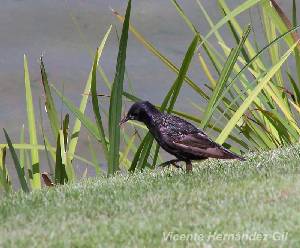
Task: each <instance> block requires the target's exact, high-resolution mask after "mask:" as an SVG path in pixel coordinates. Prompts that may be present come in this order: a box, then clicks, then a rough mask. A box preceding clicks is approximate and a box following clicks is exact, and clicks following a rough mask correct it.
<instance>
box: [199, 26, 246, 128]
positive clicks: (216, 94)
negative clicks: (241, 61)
mask: <svg viewBox="0 0 300 248" xmlns="http://www.w3.org/2000/svg"><path fill="white" fill-rule="evenodd" d="M250 30H251V27H250V26H248V28H247V29H246V30H245V32H244V33H243V36H242V38H241V40H240V42H239V44H238V46H237V47H236V48H235V49H233V50H232V51H231V53H230V54H229V56H228V59H227V61H226V63H225V65H224V67H223V70H222V72H221V75H220V78H219V80H218V82H217V86H216V88H215V89H214V91H213V95H212V97H211V98H210V100H209V102H208V105H207V107H206V109H205V112H204V115H203V120H202V122H201V127H202V128H204V127H206V125H207V124H208V122H209V120H210V118H211V116H212V114H213V112H214V110H215V109H216V107H217V105H216V102H217V100H218V99H219V98H220V95H221V94H222V92H223V90H224V88H225V85H226V83H227V81H228V78H229V76H230V74H231V72H232V70H233V67H234V65H235V63H236V61H237V59H238V56H239V54H240V52H241V50H242V48H243V45H244V43H245V41H246V39H247V38H248V36H249V34H250Z"/></svg>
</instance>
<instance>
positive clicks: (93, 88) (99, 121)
mask: <svg viewBox="0 0 300 248" xmlns="http://www.w3.org/2000/svg"><path fill="white" fill-rule="evenodd" d="M98 53H99V52H98V49H97V51H96V54H95V59H94V63H93V69H92V83H91V92H92V104H93V112H94V115H95V120H96V124H97V128H98V132H99V134H100V138H101V141H100V143H101V145H102V148H103V152H104V155H105V158H106V160H108V144H107V142H106V139H105V132H104V128H103V123H102V118H101V114H100V110H99V103H98V96H97V86H96V74H97V61H98V57H99V56H98Z"/></svg>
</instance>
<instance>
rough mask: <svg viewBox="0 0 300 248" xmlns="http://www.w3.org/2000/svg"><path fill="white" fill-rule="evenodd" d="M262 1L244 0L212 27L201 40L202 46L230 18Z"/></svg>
mask: <svg viewBox="0 0 300 248" xmlns="http://www.w3.org/2000/svg"><path fill="white" fill-rule="evenodd" d="M261 1H262V0H247V1H244V2H243V3H241V4H239V5H238V7H236V8H235V9H233V10H232V11H231V12H229V13H228V14H227V15H226V16H225V17H223V18H222V19H221V20H220V21H219V22H218V23H217V24H216V25H215V26H214V27H213V28H211V29H210V31H209V32H208V34H207V35H206V36H205V37H204V38H203V40H202V41H201V43H200V46H202V45H203V44H204V43H205V42H207V40H208V38H209V37H210V36H211V35H212V34H214V33H215V32H216V31H217V30H218V29H219V28H221V27H222V26H223V25H224V24H226V23H227V22H228V21H229V20H231V19H232V18H234V17H235V16H237V15H239V14H240V13H242V12H244V11H245V10H247V9H249V8H251V7H252V6H254V5H255V4H257V3H259V2H261Z"/></svg>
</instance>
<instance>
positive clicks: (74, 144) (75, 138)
mask: <svg viewBox="0 0 300 248" xmlns="http://www.w3.org/2000/svg"><path fill="white" fill-rule="evenodd" d="M111 28H112V26H111V25H110V27H109V28H108V30H107V31H106V33H105V35H104V37H103V39H102V41H101V43H100V46H99V48H98V58H97V65H98V63H99V60H100V58H101V55H102V51H103V49H104V46H105V43H106V40H107V38H108V36H109V34H110V32H111ZM91 81H92V69H91V71H90V74H89V77H88V80H87V82H86V85H85V88H84V93H88V92H90V88H91ZM88 97H89V95H88V94H83V96H82V99H81V102H80V105H79V110H80V111H81V113H84V112H85V109H86V106H87V102H88ZM80 129H81V121H80V120H79V119H78V118H76V120H75V123H74V127H73V130H72V133H71V140H70V142H69V154H74V153H75V150H76V147H77V142H78V136H79V132H80ZM70 159H72V157H71V158H70Z"/></svg>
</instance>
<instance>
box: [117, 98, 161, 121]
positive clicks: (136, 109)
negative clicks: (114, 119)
mask: <svg viewBox="0 0 300 248" xmlns="http://www.w3.org/2000/svg"><path fill="white" fill-rule="evenodd" d="M154 111H155V112H157V109H156V108H155V107H154V106H153V105H152V104H151V103H150V102H148V101H143V102H136V103H134V104H133V105H132V106H131V107H130V109H129V111H128V113H127V115H126V116H125V117H124V118H123V119H122V120H121V121H120V126H121V125H122V124H124V123H125V122H126V121H129V120H136V121H140V122H144V123H147V121H148V120H149V117H150V115H151V113H153V112H154Z"/></svg>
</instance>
